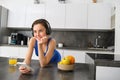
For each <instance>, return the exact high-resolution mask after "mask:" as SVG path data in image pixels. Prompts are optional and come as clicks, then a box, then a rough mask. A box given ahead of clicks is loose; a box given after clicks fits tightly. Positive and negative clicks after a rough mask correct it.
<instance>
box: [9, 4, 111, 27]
mask: <svg viewBox="0 0 120 80" xmlns="http://www.w3.org/2000/svg"><path fill="white" fill-rule="evenodd" d="M8 8H9V16H8V27H12V28H31V25H32V23H33V21H35V20H36V19H41V18H45V19H47V20H48V21H49V22H50V25H51V27H52V28H53V29H111V6H110V5H109V4H104V3H93V4H92V3H91V4H86V3H57V2H56V3H54V4H48V3H46V4H45V3H44V4H42V3H41V4H31V5H11V6H9V7H8Z"/></svg>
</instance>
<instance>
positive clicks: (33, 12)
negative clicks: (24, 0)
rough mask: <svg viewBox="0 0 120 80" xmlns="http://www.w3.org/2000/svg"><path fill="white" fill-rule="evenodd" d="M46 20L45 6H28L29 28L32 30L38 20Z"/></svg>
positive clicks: (27, 22)
mask: <svg viewBox="0 0 120 80" xmlns="http://www.w3.org/2000/svg"><path fill="white" fill-rule="evenodd" d="M41 18H45V5H44V4H39V5H27V7H26V23H25V25H26V26H27V27H28V28H31V26H32V23H33V22H34V21H35V20H37V19H41Z"/></svg>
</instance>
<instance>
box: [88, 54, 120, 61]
mask: <svg viewBox="0 0 120 80" xmlns="http://www.w3.org/2000/svg"><path fill="white" fill-rule="evenodd" d="M87 54H88V55H89V56H90V57H91V58H92V59H94V60H108V61H120V54H100V53H87Z"/></svg>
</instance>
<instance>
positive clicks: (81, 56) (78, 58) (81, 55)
mask: <svg viewBox="0 0 120 80" xmlns="http://www.w3.org/2000/svg"><path fill="white" fill-rule="evenodd" d="M85 53H86V52H85V51H80V50H66V49H64V56H67V55H72V56H74V57H75V62H76V63H85Z"/></svg>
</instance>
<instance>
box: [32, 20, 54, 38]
mask: <svg viewBox="0 0 120 80" xmlns="http://www.w3.org/2000/svg"><path fill="white" fill-rule="evenodd" d="M36 24H42V25H43V26H44V27H45V29H46V34H47V35H50V34H51V32H52V30H51V26H50V24H49V22H48V21H47V20H45V19H38V20H36V21H34V22H33V24H32V28H31V30H32V35H33V36H34V32H33V27H34V25H36Z"/></svg>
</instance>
